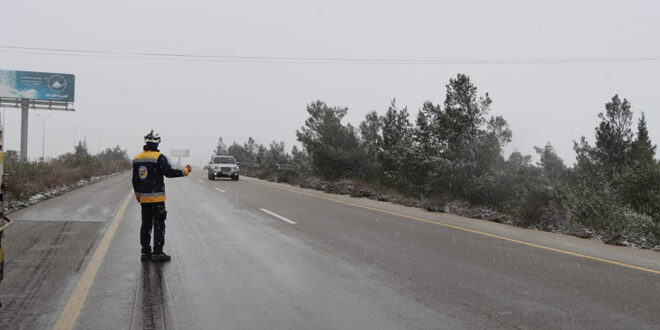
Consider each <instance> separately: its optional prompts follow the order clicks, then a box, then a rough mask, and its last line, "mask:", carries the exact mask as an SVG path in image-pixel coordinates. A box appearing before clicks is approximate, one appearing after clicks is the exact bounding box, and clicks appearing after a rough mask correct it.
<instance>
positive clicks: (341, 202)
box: [246, 179, 660, 275]
mask: <svg viewBox="0 0 660 330" xmlns="http://www.w3.org/2000/svg"><path fill="white" fill-rule="evenodd" d="M246 181H249V182H252V183H255V184H259V185H262V186H267V187H271V188H274V189H279V190H285V191H289V192H293V193H297V194H302V195H305V196H310V197H314V198H318V199H323V200H327V201H331V202H335V203H339V204H344V205H349V206H353V207H357V208H361V209H365V210H370V211H374V212H380V213H384V214H389V215H394V216H398V217H402V218H405V219H408V220H413V221H419V222H425V223H430V224H434V225H438V226H442V227H446V228H451V229H455V230H460V231H464V232H468V233H472V234H477V235H481V236H486V237H491V238H496V239H501V240H504V241H508V242H512V243H517V244H521V245H526V246H531V247H535V248H539V249H543V250H548V251H553V252H558V253H563V254H567V255H571V256H575V257H579V258H584V259H589V260H595V261H600V262H604V263H608V264H612V265H617V266H621V267H626V268H632V269H636V270H641V271H643V272H648V273H653V274H658V275H660V270H656V269H651V268H645V267H640V266H635V265H631V264H627V263H624V262H619V261H615V260H610V259H605V258H600V257H594V256H590V255H588V254H582V253H578V252H573V251H568V250H563V249H558V248H553V247H549V246H545V245H541V244H536V243H531V242H526V241H521V240H518V239H515V238H509V237H505V236H501V235H497V234H491V233H486V232H483V231H479V230H475V229H470V228H466V227H462V226H457V225H451V224H448V223H444V222H439V221H435V220H430V219H424V218H419V217H415V216H411V215H406V214H402V213H398V212H393V211H387V210H383V209H379V208H375V207H370V206H364V205H360V204H355V203H351V202H346V201H342V200H338V199H334V198H330V197H324V196H318V195H316V194H310V193H308V192H305V191H302V190H295V189H289V188H285V187H278V186H276V185H275V184H266V183H263V182H259V181H257V180H253V179H250V180H246Z"/></svg>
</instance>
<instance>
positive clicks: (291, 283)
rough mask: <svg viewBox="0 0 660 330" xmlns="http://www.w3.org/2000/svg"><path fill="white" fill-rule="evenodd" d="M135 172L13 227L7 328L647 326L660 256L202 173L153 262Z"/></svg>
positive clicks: (654, 315)
mask: <svg viewBox="0 0 660 330" xmlns="http://www.w3.org/2000/svg"><path fill="white" fill-rule="evenodd" d="M129 181H130V180H129V177H128V175H121V176H117V177H113V178H109V179H106V180H104V181H102V182H99V183H97V184H94V185H90V186H87V187H84V188H81V189H78V190H76V191H73V192H70V193H67V194H65V195H63V196H60V197H58V198H55V199H52V200H49V201H46V202H43V203H40V204H38V205H35V206H33V207H30V208H28V209H25V210H22V211H19V212H16V213H14V214H13V215H12V218H13V219H14V220H15V224H14V226H12V227H11V228H10V229H9V230H8V232H7V235H6V241H5V250H6V254H7V256H6V259H7V261H6V267H7V273H6V276H5V280H4V281H3V282H2V283H1V284H0V302H2V303H3V308H2V310H1V311H0V329H44V328H52V327H54V326H55V325H56V324H57V325H58V326H61V327H62V328H70V327H73V328H76V329H162V328H167V329H456V328H489V329H493V328H528V329H539V328H575V329H584V328H598V329H603V328H639V329H644V328H648V329H652V328H656V329H657V327H658V324H660V313H659V312H658V311H659V309H658V297H660V271H659V270H660V254H658V253H657V252H650V251H641V250H635V249H630V248H622V247H613V246H605V245H603V244H602V243H599V242H595V241H590V240H581V239H577V238H573V237H564V236H561V235H554V234H550V233H544V232H536V231H530V230H524V229H520V228H513V227H509V226H505V225H501V224H496V223H488V222H484V221H478V220H470V219H465V218H461V217H456V216H449V215H443V214H437V213H428V212H425V211H423V210H419V209H412V208H406V207H402V206H398V205H391V204H387V203H381V202H376V201H371V200H362V199H352V198H348V197H346V196H337V195H328V194H324V193H321V192H316V191H310V190H304V189H299V188H296V187H291V186H287V185H280V184H273V183H266V182H263V181H259V180H254V179H249V178H242V179H241V181H238V182H234V181H228V180H221V181H209V180H207V179H206V177H205V174H204V173H203V172H201V171H200V170H196V171H194V172H193V176H191V177H188V178H180V179H173V180H168V181H167V183H166V184H167V192H168V201H167V207H168V212H169V213H168V220H167V235H166V245H165V250H166V251H167V252H168V253H169V254H171V255H172V257H173V260H172V262H170V263H165V264H158V263H151V262H140V260H139V243H138V229H139V212H140V209H139V205H138V204H137V203H136V202H135V201H134V199H132V196H131V195H130V182H129Z"/></svg>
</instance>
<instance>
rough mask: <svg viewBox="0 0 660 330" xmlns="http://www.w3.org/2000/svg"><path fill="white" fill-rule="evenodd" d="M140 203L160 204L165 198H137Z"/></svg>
mask: <svg viewBox="0 0 660 330" xmlns="http://www.w3.org/2000/svg"><path fill="white" fill-rule="evenodd" d="M138 200H139V201H140V203H160V202H164V201H165V196H164V195H163V196H155V197H141V196H138Z"/></svg>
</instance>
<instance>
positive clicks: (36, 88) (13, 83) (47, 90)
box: [0, 70, 75, 102]
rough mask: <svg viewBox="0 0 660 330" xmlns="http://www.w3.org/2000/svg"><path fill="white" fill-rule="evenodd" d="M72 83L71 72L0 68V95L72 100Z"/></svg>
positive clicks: (34, 98)
mask: <svg viewBox="0 0 660 330" xmlns="http://www.w3.org/2000/svg"><path fill="white" fill-rule="evenodd" d="M74 85H75V76H74V75H72V74H65V73H48V72H32V71H8V70H0V97H10V98H17V99H31V100H44V101H62V102H73V90H74Z"/></svg>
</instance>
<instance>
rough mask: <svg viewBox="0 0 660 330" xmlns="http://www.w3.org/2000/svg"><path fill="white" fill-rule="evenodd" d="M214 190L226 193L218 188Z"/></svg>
mask: <svg viewBox="0 0 660 330" xmlns="http://www.w3.org/2000/svg"><path fill="white" fill-rule="evenodd" d="M215 190H217V191H219V192H221V193H226V191H224V190H222V189H220V188H215Z"/></svg>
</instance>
